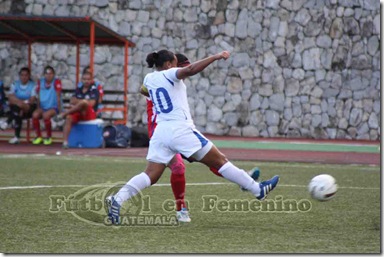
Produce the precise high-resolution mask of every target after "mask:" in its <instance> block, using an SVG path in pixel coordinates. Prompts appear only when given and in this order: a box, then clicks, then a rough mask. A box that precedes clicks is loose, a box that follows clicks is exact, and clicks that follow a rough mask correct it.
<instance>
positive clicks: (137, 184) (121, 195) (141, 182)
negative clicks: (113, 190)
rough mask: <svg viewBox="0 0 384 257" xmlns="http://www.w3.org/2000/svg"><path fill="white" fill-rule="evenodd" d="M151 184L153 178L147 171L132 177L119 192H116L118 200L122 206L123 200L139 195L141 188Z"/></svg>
mask: <svg viewBox="0 0 384 257" xmlns="http://www.w3.org/2000/svg"><path fill="white" fill-rule="evenodd" d="M150 185H151V179H150V178H149V177H148V175H147V174H146V173H145V172H142V173H140V174H139V175H136V176H134V177H133V178H131V179H130V180H129V181H128V182H127V184H125V185H124V186H123V187H122V188H121V189H120V190H119V192H117V194H115V200H116V202H117V203H118V204H119V205H120V206H121V205H122V204H123V202H125V201H127V200H128V199H130V198H132V197H133V196H135V195H137V194H138V193H139V192H140V191H141V190H143V189H144V188H146V187H149V186H150Z"/></svg>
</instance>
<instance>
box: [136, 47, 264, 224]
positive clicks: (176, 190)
mask: <svg viewBox="0 0 384 257" xmlns="http://www.w3.org/2000/svg"><path fill="white" fill-rule="evenodd" d="M175 55H176V58H177V67H180V68H183V67H186V66H188V65H190V64H191V63H190V61H189V60H188V58H187V57H186V56H185V55H183V54H175ZM140 93H141V94H142V95H144V96H146V97H147V120H148V136H149V138H151V137H152V135H153V133H154V131H155V128H156V126H157V123H156V117H157V116H156V112H155V111H154V106H153V102H152V101H151V99H150V97H149V94H148V92H147V91H146V90H145V87H143V86H142V87H141V88H140ZM187 160H188V161H190V162H193V161H195V160H194V159H193V158H189V159H187ZM168 167H169V168H170V170H171V178H170V182H171V187H172V191H173V195H174V197H175V200H176V217H177V219H178V220H179V221H180V222H190V221H191V218H190V217H189V212H188V208H187V206H186V204H185V200H184V197H185V188H186V186H185V185H186V180H185V164H184V161H183V158H182V156H181V154H176V155H175V156H174V157H173V159H172V160H171V161H170V163H169V164H168ZM210 170H211V171H212V172H213V173H214V174H215V175H217V176H219V177H222V175H221V174H220V173H219V171H218V170H217V169H216V168H214V167H210ZM249 175H250V176H251V177H252V178H253V179H254V180H257V179H258V178H259V175H260V171H259V169H258V168H254V169H252V170H251V171H249Z"/></svg>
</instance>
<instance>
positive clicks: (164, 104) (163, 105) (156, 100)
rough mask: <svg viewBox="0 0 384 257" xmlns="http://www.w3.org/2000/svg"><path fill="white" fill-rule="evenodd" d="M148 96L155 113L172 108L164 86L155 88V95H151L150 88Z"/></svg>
mask: <svg viewBox="0 0 384 257" xmlns="http://www.w3.org/2000/svg"><path fill="white" fill-rule="evenodd" d="M149 96H150V98H151V100H152V102H153V106H155V110H156V114H159V113H169V112H171V111H172V110H173V104H172V101H171V98H170V97H169V94H168V91H167V90H166V89H165V88H163V87H159V88H157V89H156V92H155V95H153V91H152V90H151V89H150V90H149Z"/></svg>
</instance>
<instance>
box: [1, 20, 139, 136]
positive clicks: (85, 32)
mask: <svg viewBox="0 0 384 257" xmlns="http://www.w3.org/2000/svg"><path fill="white" fill-rule="evenodd" d="M0 41H10V42H22V43H25V44H26V47H27V48H28V57H27V58H28V67H29V69H31V66H32V61H31V55H32V45H33V44H34V43H45V44H71V45H76V77H75V78H73V81H74V82H76V84H75V85H77V84H78V82H79V77H80V46H82V45H89V53H90V54H89V65H90V68H91V72H92V73H93V71H94V56H95V46H96V45H109V46H120V47H122V48H123V54H124V63H122V65H123V66H124V72H123V74H122V75H123V76H124V87H123V90H122V91H120V90H119V91H116V90H108V89H107V88H105V90H104V93H105V94H106V95H108V94H112V95H120V94H123V95H124V98H123V99H124V100H123V101H103V104H104V105H106V107H105V108H104V109H103V112H122V113H123V118H122V119H120V120H113V122H114V123H115V124H126V123H127V120H128V96H127V93H128V55H129V52H128V51H129V47H135V44H134V43H133V42H131V41H129V40H128V39H127V38H125V37H123V36H121V35H119V34H118V33H116V32H114V31H113V30H111V29H109V28H108V27H106V26H104V25H102V24H101V23H99V22H97V21H95V20H93V19H92V18H91V17H89V16H86V17H55V16H30V15H4V14H3V15H0ZM106 84H108V83H106ZM70 91H71V90H68V89H66V90H63V98H64V104H65V103H66V102H68V101H69V99H65V94H66V93H69V92H70ZM64 106H65V105H64ZM29 127H30V124H29V122H28V123H27V141H29Z"/></svg>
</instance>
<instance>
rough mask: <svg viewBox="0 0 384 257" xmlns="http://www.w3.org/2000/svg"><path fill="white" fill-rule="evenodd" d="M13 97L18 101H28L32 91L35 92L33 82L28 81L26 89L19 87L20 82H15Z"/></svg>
mask: <svg viewBox="0 0 384 257" xmlns="http://www.w3.org/2000/svg"><path fill="white" fill-rule="evenodd" d="M14 85H15V96H16V97H17V98H19V99H20V100H28V99H29V98H31V96H32V91H33V90H35V82H34V81H30V80H29V81H28V83H27V85H26V87H25V85H24V86H21V81H20V80H16V81H15V83H14Z"/></svg>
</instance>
